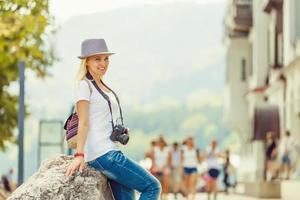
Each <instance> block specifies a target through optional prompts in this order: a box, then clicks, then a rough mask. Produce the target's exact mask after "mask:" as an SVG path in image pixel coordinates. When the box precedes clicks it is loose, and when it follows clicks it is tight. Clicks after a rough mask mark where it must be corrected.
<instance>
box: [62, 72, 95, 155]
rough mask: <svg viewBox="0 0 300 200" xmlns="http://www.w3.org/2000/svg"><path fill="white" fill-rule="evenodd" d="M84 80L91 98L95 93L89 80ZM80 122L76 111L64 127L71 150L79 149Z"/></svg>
mask: <svg viewBox="0 0 300 200" xmlns="http://www.w3.org/2000/svg"><path fill="white" fill-rule="evenodd" d="M83 80H85V81H86V82H87V84H88V86H89V91H90V97H91V95H92V92H93V90H92V87H91V83H90V82H89V81H88V79H87V78H84V79H83ZM75 107H76V106H75ZM78 121H79V120H78V115H77V112H76V109H75V111H74V112H72V113H71V115H70V116H69V117H68V119H67V120H66V122H65V125H64V129H65V130H66V141H67V145H68V148H70V149H76V147H77V132H78Z"/></svg>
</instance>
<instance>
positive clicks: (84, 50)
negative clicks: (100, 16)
mask: <svg viewBox="0 0 300 200" xmlns="http://www.w3.org/2000/svg"><path fill="white" fill-rule="evenodd" d="M97 54H107V55H112V54H115V53H112V52H109V51H108V49H107V45H106V42H105V40H104V39H87V40H84V41H83V42H82V43H81V55H80V56H78V58H80V59H84V58H87V57H89V56H93V55H97Z"/></svg>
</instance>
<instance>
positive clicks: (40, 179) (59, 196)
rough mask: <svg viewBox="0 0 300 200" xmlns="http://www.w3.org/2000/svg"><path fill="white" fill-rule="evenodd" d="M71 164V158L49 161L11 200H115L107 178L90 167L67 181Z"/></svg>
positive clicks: (64, 156)
mask: <svg viewBox="0 0 300 200" xmlns="http://www.w3.org/2000/svg"><path fill="white" fill-rule="evenodd" d="M72 160H73V157H72V156H66V155H60V156H58V157H55V158H50V159H49V160H46V161H45V162H43V164H42V165H41V167H40V169H39V170H38V171H37V172H36V173H35V174H34V175H33V176H32V177H30V178H29V179H28V181H27V182H25V183H23V184H22V185H21V186H20V187H18V188H17V189H16V190H15V191H14V192H13V193H12V195H10V197H9V198H8V200H17V199H18V200H19V199H22V200H27V199H28V200H29V199H30V200H32V199H39V200H48V199H49V200H67V199H72V200H73V199H74V200H75V199H84V200H86V199H90V200H96V199H97V200H113V197H112V193H111V189H110V186H109V184H108V181H107V179H106V177H105V176H104V175H103V174H101V173H100V172H98V171H96V170H94V169H92V168H90V167H85V168H84V169H83V172H82V173H81V174H79V173H77V174H75V175H73V176H71V177H66V176H65V172H66V169H67V167H68V166H69V164H70V163H71V162H72Z"/></svg>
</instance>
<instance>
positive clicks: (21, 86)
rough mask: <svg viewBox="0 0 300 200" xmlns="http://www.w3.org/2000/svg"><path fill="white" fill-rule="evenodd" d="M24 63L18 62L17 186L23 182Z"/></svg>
mask: <svg viewBox="0 0 300 200" xmlns="http://www.w3.org/2000/svg"><path fill="white" fill-rule="evenodd" d="M24 71H25V63H24V62H23V61H21V62H19V112H18V127H19V138H18V144H19V161H18V185H21V184H22V183H23V181H24V116H25V105H24V92H25V91H24V82H25V75H24Z"/></svg>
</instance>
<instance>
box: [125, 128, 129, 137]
mask: <svg viewBox="0 0 300 200" xmlns="http://www.w3.org/2000/svg"><path fill="white" fill-rule="evenodd" d="M129 132H130V129H129V128H125V133H126V134H127V135H128V136H129Z"/></svg>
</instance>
